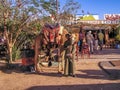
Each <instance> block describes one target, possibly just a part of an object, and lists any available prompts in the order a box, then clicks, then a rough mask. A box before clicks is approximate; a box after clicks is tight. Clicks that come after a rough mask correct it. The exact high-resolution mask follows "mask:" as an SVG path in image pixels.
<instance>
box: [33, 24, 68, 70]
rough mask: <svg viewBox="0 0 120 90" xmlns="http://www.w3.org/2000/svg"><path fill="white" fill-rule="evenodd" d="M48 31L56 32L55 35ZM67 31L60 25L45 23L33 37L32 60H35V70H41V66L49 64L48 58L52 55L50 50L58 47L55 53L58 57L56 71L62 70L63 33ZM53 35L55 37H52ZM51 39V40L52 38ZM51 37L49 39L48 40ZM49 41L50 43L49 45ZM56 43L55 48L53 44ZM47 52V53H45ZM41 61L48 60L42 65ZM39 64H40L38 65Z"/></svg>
mask: <svg viewBox="0 0 120 90" xmlns="http://www.w3.org/2000/svg"><path fill="white" fill-rule="evenodd" d="M50 33H52V34H56V35H53V36H52V35H51V37H50ZM67 33H68V31H67V30H66V29H65V28H64V27H63V26H60V25H57V26H53V27H52V26H49V25H45V26H44V27H43V29H42V31H41V32H40V34H39V35H38V36H37V37H36V38H35V48H34V49H35V56H34V61H35V70H36V72H40V71H42V67H41V66H47V67H48V66H51V65H50V64H51V63H49V59H50V58H51V57H53V56H54V55H53V54H52V51H53V50H54V49H58V52H59V53H57V55H58V56H59V57H60V58H59V59H60V60H58V72H60V71H61V70H63V68H64V61H63V60H64V49H63V44H64V42H65V40H66V39H65V34H67ZM54 36H55V37H54ZM51 38H52V39H53V40H52V39H51ZM50 39H51V40H50ZM49 43H51V44H52V45H50V44H49ZM56 44H57V48H55V45H56ZM46 52H47V54H48V55H47V54H46ZM43 61H45V62H48V63H47V65H43V63H42V62H43ZM40 65H41V66H40Z"/></svg>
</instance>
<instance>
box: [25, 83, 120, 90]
mask: <svg viewBox="0 0 120 90" xmlns="http://www.w3.org/2000/svg"><path fill="white" fill-rule="evenodd" d="M25 90H120V84H119V83H106V84H85V85H83V84H81V85H50V86H33V87H30V88H27V89H25Z"/></svg>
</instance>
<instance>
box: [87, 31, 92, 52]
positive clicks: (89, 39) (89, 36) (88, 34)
mask: <svg viewBox="0 0 120 90" xmlns="http://www.w3.org/2000/svg"><path fill="white" fill-rule="evenodd" d="M86 39H87V44H88V46H89V50H90V53H92V54H93V49H94V45H93V41H94V37H93V35H92V33H91V31H89V32H88V33H87V35H86Z"/></svg>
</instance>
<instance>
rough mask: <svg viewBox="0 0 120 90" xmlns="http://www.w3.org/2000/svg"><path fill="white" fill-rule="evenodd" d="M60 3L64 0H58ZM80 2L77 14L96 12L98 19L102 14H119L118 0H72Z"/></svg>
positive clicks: (119, 5)
mask: <svg viewBox="0 0 120 90" xmlns="http://www.w3.org/2000/svg"><path fill="white" fill-rule="evenodd" d="M59 1H60V3H61V5H63V3H65V2H66V0H59ZM74 1H77V2H79V3H80V5H81V8H80V9H79V10H78V12H77V14H82V10H84V12H85V13H87V12H89V13H91V14H98V15H99V17H100V19H103V15H104V14H120V0H74Z"/></svg>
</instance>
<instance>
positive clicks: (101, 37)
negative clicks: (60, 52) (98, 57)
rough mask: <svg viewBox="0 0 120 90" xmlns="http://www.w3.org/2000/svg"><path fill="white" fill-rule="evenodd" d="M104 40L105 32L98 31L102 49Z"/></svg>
mask: <svg viewBox="0 0 120 90" xmlns="http://www.w3.org/2000/svg"><path fill="white" fill-rule="evenodd" d="M103 40H104V34H103V33H102V31H101V30H100V31H99V33H98V43H99V45H100V50H102V47H103Z"/></svg>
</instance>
